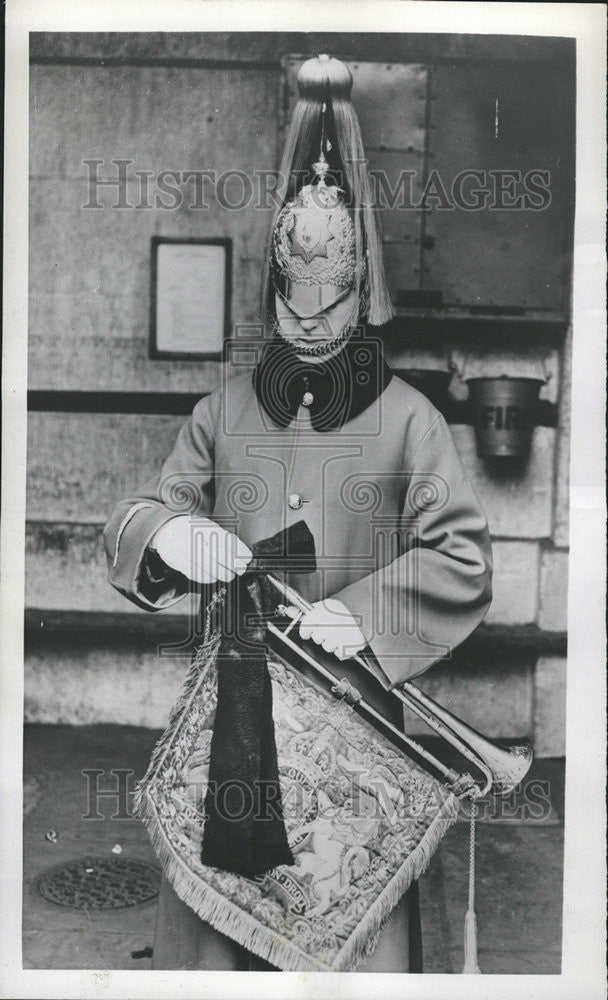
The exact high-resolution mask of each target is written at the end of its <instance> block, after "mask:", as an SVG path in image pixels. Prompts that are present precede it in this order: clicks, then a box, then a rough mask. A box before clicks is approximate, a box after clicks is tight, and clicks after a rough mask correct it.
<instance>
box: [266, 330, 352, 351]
mask: <svg viewBox="0 0 608 1000" xmlns="http://www.w3.org/2000/svg"><path fill="white" fill-rule="evenodd" d="M354 329H355V328H354V327H353V326H352V324H351V323H348V324H347V325H346V326H345V327H344V329H343V330H342V332H341V333H339V334H338V336H337V337H333V338H332V339H331V340H326V341H325V342H324V343H323V344H314V345H313V346H311V347H303V346H300V345H296V344H294V343H293V341H291V340H290V339H289V338H288V337H286V336H285V334H284V333H283V331H282V330H281V327H280V325H279V323H278V322H276V321H275V324H274V332H275V333H277V334H278V335H279V337H280V338H281V340H284V341H285V343H286V344H289V346H290V347H291V349H292V350H293V351H294V352H295V353H296V354H302V355H306V357H323V356H324V355H326V354H331V353H333V351H335V350H336V348H337V347H342V345H343V344H345V343H346V341H347V340H348V339H349V337H350V336H351V334H352V332H353V330H354Z"/></svg>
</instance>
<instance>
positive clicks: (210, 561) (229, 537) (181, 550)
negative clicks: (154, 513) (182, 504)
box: [150, 514, 252, 583]
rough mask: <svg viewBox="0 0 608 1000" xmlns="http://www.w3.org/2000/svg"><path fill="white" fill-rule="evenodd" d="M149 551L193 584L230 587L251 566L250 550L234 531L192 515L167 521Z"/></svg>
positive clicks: (155, 535) (156, 534) (183, 515)
mask: <svg viewBox="0 0 608 1000" xmlns="http://www.w3.org/2000/svg"><path fill="white" fill-rule="evenodd" d="M150 548H151V549H153V550H154V551H156V552H158V554H159V556H160V557H161V559H162V560H163V562H164V563H166V565H167V566H170V567H171V569H175V570H177V571H178V572H179V573H182V574H183V575H184V576H185V577H187V578H188V579H189V580H192V581H193V582H194V583H216V582H217V581H218V580H219V581H221V582H222V583H230V581H231V580H233V579H234V577H235V576H241V574H242V573H244V572H245V570H246V569H247V566H248V565H249V563H250V562H251V558H252V553H251V549H249V548H248V547H247V545H245V543H244V542H242V541H241V540H240V538H237V536H236V535H234V534H233V533H232V532H231V531H226V530H225V528H222V527H221V526H220V525H219V524H216V523H215V521H211V520H210V519H209V518H208V517H197V518H192V517H190V515H189V514H180V515H179V516H178V517H173V518H171V520H170V521H165V523H164V524H163V525H161V527H160V528H159V529H158V531H157V532H156V533H155V534H154V536H153V537H152V540H151V542H150Z"/></svg>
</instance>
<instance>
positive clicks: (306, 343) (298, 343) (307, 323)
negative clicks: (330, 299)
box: [275, 288, 356, 360]
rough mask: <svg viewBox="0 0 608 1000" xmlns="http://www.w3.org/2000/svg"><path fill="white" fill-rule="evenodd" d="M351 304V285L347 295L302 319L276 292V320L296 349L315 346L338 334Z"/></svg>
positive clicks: (352, 301) (348, 317) (353, 294)
mask: <svg viewBox="0 0 608 1000" xmlns="http://www.w3.org/2000/svg"><path fill="white" fill-rule="evenodd" d="M355 304H356V292H355V289H354V288H351V290H350V291H349V292H348V294H347V295H345V296H344V298H341V299H339V300H338V301H337V302H335V303H334V305H332V306H330V307H329V308H327V309H322V310H320V311H319V312H318V313H316V314H315V315H314V316H308V317H307V318H306V319H302V318H301V317H300V316H298V315H297V313H295V312H294V311H293V310H292V309H290V307H289V306H288V305H287V303H286V302H285V300H284V299H283V298H282V297H281V296H280V295H279V294H278V293H275V311H276V317H277V323H278V324H279V327H280V328H281V333H282V334H283V336H284V337H285V339H286V340H288V341H289V342H290V343H291V344H292V345H293V346H294V347H295V349H296V350H297V349H298V347H316V346H318V345H320V344H325V343H327V342H328V341H330V340H333V339H334V338H335V337H338V336H339V335H340V334H341V333H342V330H343V329H344V327H345V326H346V324H347V323H348V322H349V320H350V319H351V317H352V314H353V311H354V309H355ZM324 357H327V355H324ZM308 360H310V358H309V359H308ZM319 360H321V359H319Z"/></svg>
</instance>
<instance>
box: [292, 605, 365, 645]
mask: <svg viewBox="0 0 608 1000" xmlns="http://www.w3.org/2000/svg"><path fill="white" fill-rule="evenodd" d="M287 614H288V615H289V617H290V618H297V617H298V615H299V614H300V612H299V610H298V609H297V608H294V607H289V608H287ZM299 626H300V636H301V638H302V639H312V640H313V642H316V643H317V645H319V646H323V649H325V650H327V652H328V653H333V654H334V655H335V656H337V657H338V659H339V660H347V659H348V658H349V656H354V655H355V653H359V652H361V650H362V649H363V647H364V646H366V645H367V640H366V638H365V636H364V635H363V632H362V631H361V629H360V628H359V626H358V625H357V623H356V621H355V619H354V618H353V616H352V615H351V613H350V611H349V610H348V608H347V607H346V606H345V605H344V604H342V601H336V600H335V599H334V598H333V597H329V598H327V600H325V601H317V602H316V604H313V606H312V610H311V611H307V612H306V613H305V614H304V616H303V617H302V619H301V621H300V623H299Z"/></svg>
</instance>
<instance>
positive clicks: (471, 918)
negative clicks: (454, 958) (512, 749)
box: [462, 802, 481, 974]
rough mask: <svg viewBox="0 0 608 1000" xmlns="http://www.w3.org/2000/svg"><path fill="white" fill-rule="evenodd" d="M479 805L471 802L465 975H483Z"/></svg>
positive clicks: (465, 921) (465, 923)
mask: <svg viewBox="0 0 608 1000" xmlns="http://www.w3.org/2000/svg"><path fill="white" fill-rule="evenodd" d="M476 818H477V805H476V804H475V802H471V827H470V837H469V902H468V908H467V912H466V915H465V918H464V965H463V967H462V971H463V974H464V973H481V969H480V968H479V965H478V962H477V917H476V916H475V820H476Z"/></svg>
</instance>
